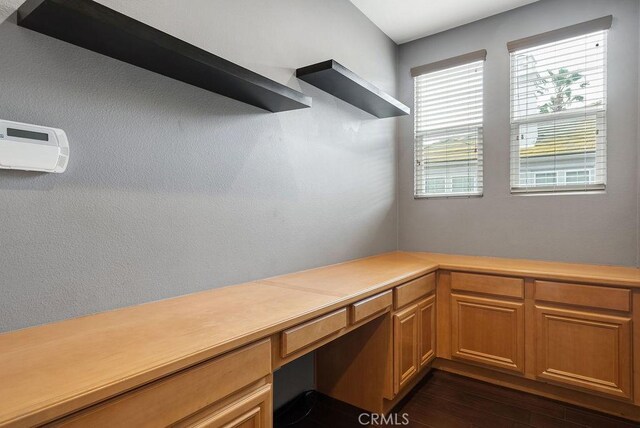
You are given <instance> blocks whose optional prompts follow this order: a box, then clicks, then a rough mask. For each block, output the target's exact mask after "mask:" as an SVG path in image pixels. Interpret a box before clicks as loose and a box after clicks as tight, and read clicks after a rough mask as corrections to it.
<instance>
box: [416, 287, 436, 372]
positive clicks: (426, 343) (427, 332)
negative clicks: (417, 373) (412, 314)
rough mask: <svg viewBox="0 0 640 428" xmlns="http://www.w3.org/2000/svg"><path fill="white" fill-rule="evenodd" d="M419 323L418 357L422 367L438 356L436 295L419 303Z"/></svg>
mask: <svg viewBox="0 0 640 428" xmlns="http://www.w3.org/2000/svg"><path fill="white" fill-rule="evenodd" d="M418 325H419V329H418V330H419V338H418V358H419V363H420V368H422V367H424V366H426V365H427V364H429V363H430V362H431V361H432V360H433V359H434V358H435V356H436V296H431V297H427V298H426V299H424V300H422V301H421V302H420V303H418Z"/></svg>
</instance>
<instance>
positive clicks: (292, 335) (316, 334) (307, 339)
mask: <svg viewBox="0 0 640 428" xmlns="http://www.w3.org/2000/svg"><path fill="white" fill-rule="evenodd" d="M346 326H347V309H346V308H345V309H340V310H339V311H336V312H332V313H330V314H329V315H325V316H323V317H321V318H316V319H314V320H311V321H309V322H307V323H304V324H302V325H299V326H296V327H293V328H290V329H289V330H285V331H283V332H282V340H281V343H282V349H281V354H282V357H286V356H287V355H290V354H292V353H294V352H296V351H298V350H300V349H302V348H304V347H305V346H309V345H311V344H312V343H315V342H317V341H319V340H321V339H324V338H325V337H327V336H329V335H331V334H333V333H337V332H338V331H340V330H342V329H343V328H345V327H346Z"/></svg>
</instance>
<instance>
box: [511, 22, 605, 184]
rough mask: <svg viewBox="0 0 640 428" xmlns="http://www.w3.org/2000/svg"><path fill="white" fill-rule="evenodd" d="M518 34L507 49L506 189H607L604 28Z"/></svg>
mask: <svg viewBox="0 0 640 428" xmlns="http://www.w3.org/2000/svg"><path fill="white" fill-rule="evenodd" d="M543 36H548V35H543ZM523 40H524V41H525V43H517V42H512V43H515V44H516V46H513V45H512V46H510V47H509V50H510V51H511V191H512V192H514V193H516V192H560V191H585V190H602V189H604V188H605V185H606V138H607V127H606V111H607V97H606V93H607V92H606V71H607V70H606V63H607V58H606V55H607V30H599V31H590V32H588V33H585V34H579V35H575V34H572V35H571V36H570V37H567V35H566V34H565V36H564V37H563V38H561V39H560V40H555V41H549V40H544V41H543V43H538V44H536V45H534V46H526V45H527V44H531V42H532V41H531V40H529V41H528V42H527V40H526V39H523ZM518 45H520V46H518ZM523 45H524V46H523Z"/></svg>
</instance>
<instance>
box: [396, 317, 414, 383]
mask: <svg viewBox="0 0 640 428" xmlns="http://www.w3.org/2000/svg"><path fill="white" fill-rule="evenodd" d="M417 308H418V306H417V305H413V306H411V307H409V308H407V309H405V310H403V311H401V312H398V313H396V314H395V315H394V316H393V391H394V393H395V394H397V393H398V392H399V391H400V390H401V389H402V388H403V387H404V386H405V385H406V384H407V383H408V382H409V381H410V380H411V379H412V378H413V376H414V375H415V374H416V373H417V371H418V312H417Z"/></svg>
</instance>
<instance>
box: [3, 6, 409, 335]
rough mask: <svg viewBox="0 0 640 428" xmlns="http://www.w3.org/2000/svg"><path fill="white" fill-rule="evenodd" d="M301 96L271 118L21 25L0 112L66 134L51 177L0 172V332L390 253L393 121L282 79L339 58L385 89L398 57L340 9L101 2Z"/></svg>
mask: <svg viewBox="0 0 640 428" xmlns="http://www.w3.org/2000/svg"><path fill="white" fill-rule="evenodd" d="M101 2H102V3H104V4H105V5H107V6H110V7H112V8H115V9H117V10H120V11H122V12H124V13H126V14H128V15H130V16H132V17H134V18H137V19H139V20H142V21H144V22H146V23H148V24H151V25H153V26H155V27H157V28H160V29H162V30H164V31H166V32H168V33H171V34H173V35H176V36H178V37H180V38H182V39H184V40H187V41H189V42H191V43H193V44H196V45H198V46H200V47H203V48H205V49H207V50H209V51H211V52H214V53H216V54H219V55H221V56H223V57H225V58H227V59H229V60H231V61H234V62H237V63H238V64H240V65H243V66H245V67H248V68H250V69H252V70H255V71H257V72H259V73H263V74H265V75H267V76H268V77H271V78H273V79H275V80H277V81H279V82H281V83H284V84H287V85H289V86H291V87H293V88H296V89H301V90H302V91H304V92H305V93H307V94H309V95H311V96H313V98H314V99H313V108H311V109H306V110H303V111H293V112H285V113H279V114H271V113H266V112H263V111H262V110H259V109H257V108H254V107H251V106H248V105H245V104H242V103H240V102H237V101H234V100H231V99H228V98H224V97H222V96H219V95H217V94H213V93H210V92H207V91H204V90H202V89H199V88H195V87H191V86H189V85H186V84H183V83H181V82H177V81H174V80H171V79H169V78H166V77H163V76H160V75H157V74H154V73H151V72H149V71H146V70H142V69H139V68H136V67H134V66H131V65H128V64H124V63H121V62H118V61H116V60H113V59H111V58H108V57H105V56H102V55H99V54H96V53H93V52H90V51H87V50H84V49H81V48H78V47H76V46H73V45H70V44H67V43H64V42H61V41H59V40H55V39H52V38H49V37H47V36H44V35H41V34H38V33H35V32H33V31H30V30H27V29H24V28H20V27H17V26H16V24H15V20H16V18H15V14H14V13H13V12H14V11H15V9H16V8H17V6H18V5H19V4H20V3H21V1H16V0H0V6H1V8H0V13H2V14H3V15H2V18H1V21H4V22H1V23H0V56H1V57H2V58H3V60H2V61H1V62H0V118H3V119H9V120H16V121H21V122H29V123H36V124H42V125H51V126H56V127H60V128H62V129H64V130H65V131H67V133H68V136H69V138H70V145H71V162H70V165H69V169H68V170H67V172H66V173H65V174H62V175H51V174H37V173H26V172H24V173H22V172H15V171H0V200H1V201H2V203H1V204H0V213H1V215H0V217H1V218H2V222H0V242H2V245H0V271H1V272H2V275H1V276H0V285H1V287H2V299H0V331H1V330H11V329H16V328H21V327H25V326H29V325H34V324H40V323H45V322H49V321H54V320H59V319H63V318H67V317H73V316H78V315H84V314H87V313H92V312H96V311H101V310H105V309H111V308H116V307H121V306H125V305H132V304H136V303H140V302H145V301H150V300H156V299H162V298H166V297H170V296H176V295H180V294H185V293H190V292H195V291H198V290H204V289H209V288H212V287H218V286H223V285H227V284H234V283H239V282H243V281H248V280H252V279H257V278H264V277H267V276H270V275H275V274H279V273H285V272H291V271H296V270H299V269H303V268H309V267H313V266H319V265H325V264H328V263H332V262H338V261H342V260H345V259H349V258H356V257H362V256H366V255H369V254H373V253H379V252H382V251H389V250H394V249H395V248H396V238H397V233H396V224H397V219H396V202H395V191H396V182H395V176H396V170H395V169H396V148H395V135H396V134H395V132H396V125H395V120H394V119H388V120H377V119H375V118H373V117H372V116H370V115H368V114H367V113H364V112H362V111H361V110H358V109H356V108H355V107H353V106H351V105H349V104H346V103H344V102H342V101H340V100H338V99H336V98H334V97H332V96H330V95H328V94H326V93H324V92H322V91H320V90H317V89H316V88H314V87H313V86H310V85H307V84H306V83H304V82H301V81H298V80H297V79H296V78H295V77H294V72H295V68H297V67H299V66H304V65H307V64H310V63H313V62H318V61H321V60H324V59H327V58H335V59H336V60H338V61H341V62H343V63H344V64H345V65H347V66H349V67H351V68H352V69H353V70H354V71H356V72H357V73H359V74H361V75H362V76H364V77H365V78H367V79H369V80H371V81H372V82H374V83H375V84H377V85H379V86H380V87H382V88H384V89H385V90H387V91H389V92H391V93H394V92H395V89H396V88H395V86H396V74H395V69H396V45H395V44H394V43H393V42H391V40H390V39H388V38H387V37H386V36H385V35H384V34H383V33H382V32H381V31H380V30H378V29H377V28H376V27H375V26H374V25H373V24H372V23H371V22H370V21H368V20H367V19H366V18H365V17H364V15H362V14H361V13H360V12H359V11H358V9H356V8H355V7H354V6H353V5H352V4H351V3H350V2H349V1H347V0H330V1H323V2H317V1H314V0H278V1H274V2H265V1H261V0H240V1H228V0H224V1H221V0H218V1H211V0H192V1H190V2H188V4H187V5H184V4H183V3H182V2H175V1H171V0H161V1H160V0H137V1H135V2H132V1H124V0H119V1H118V0H110V1H107V0H102V1H101Z"/></svg>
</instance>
